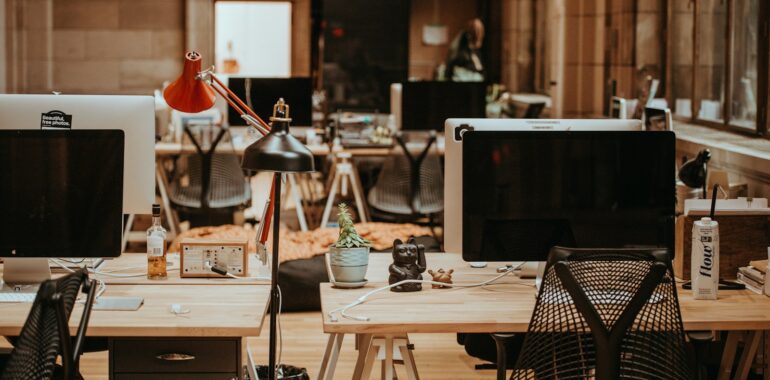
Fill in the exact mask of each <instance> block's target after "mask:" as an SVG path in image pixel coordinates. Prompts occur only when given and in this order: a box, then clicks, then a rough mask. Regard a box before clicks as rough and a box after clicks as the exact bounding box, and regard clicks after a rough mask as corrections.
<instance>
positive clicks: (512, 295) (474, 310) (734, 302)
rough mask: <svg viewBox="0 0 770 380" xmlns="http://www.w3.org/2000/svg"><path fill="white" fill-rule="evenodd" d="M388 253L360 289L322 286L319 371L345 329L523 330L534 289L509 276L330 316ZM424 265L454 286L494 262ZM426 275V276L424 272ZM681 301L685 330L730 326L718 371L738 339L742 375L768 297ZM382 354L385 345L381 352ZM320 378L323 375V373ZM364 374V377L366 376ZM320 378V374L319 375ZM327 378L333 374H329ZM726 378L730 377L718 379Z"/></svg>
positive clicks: (765, 322)
mask: <svg viewBox="0 0 770 380" xmlns="http://www.w3.org/2000/svg"><path fill="white" fill-rule="evenodd" d="M391 261H392V259H391V256H390V255H389V254H372V255H371V256H370V261H369V270H368V273H367V277H368V279H369V280H370V282H369V284H367V285H366V286H365V287H364V288H360V289H350V290H347V289H336V288H333V287H332V286H331V285H330V284H328V283H324V284H321V307H322V310H323V314H322V315H323V328H324V332H325V333H328V334H330V337H329V346H328V348H327V351H328V352H329V355H327V356H326V357H325V359H324V362H323V363H322V366H321V369H322V372H325V373H326V374H327V375H329V374H330V373H331V374H333V371H334V365H335V363H334V362H333V360H332V359H335V358H336V356H337V355H338V352H337V350H338V349H339V344H338V343H337V342H338V341H341V339H342V337H343V336H344V334H356V335H357V339H358V342H359V343H361V342H364V343H363V344H364V346H363V347H366V342H368V341H370V340H371V339H372V337H373V336H382V337H386V338H387V337H391V338H392V337H404V336H406V335H407V334H414V333H458V332H464V333H490V332H522V333H523V332H526V331H527V327H528V325H529V321H530V317H531V316H532V312H533V310H534V306H535V296H536V291H535V288H534V281H533V280H519V279H518V278H516V277H515V276H513V275H509V276H507V277H505V278H504V279H502V281H499V282H498V284H497V285H491V286H486V287H483V288H471V289H461V288H455V289H431V287H430V286H425V285H423V290H422V291H421V292H414V293H394V292H390V291H385V292H381V293H378V294H377V295H374V296H373V297H371V298H370V299H369V300H368V301H367V302H366V303H364V304H363V305H360V306H357V307H355V308H353V309H351V310H350V311H348V314H351V315H357V316H366V317H369V318H370V320H369V321H357V320H351V319H346V318H342V317H340V316H338V320H337V321H336V322H335V321H332V320H330V319H329V316H328V315H327V313H328V312H329V311H331V310H333V309H336V308H338V307H341V306H344V305H347V304H349V303H350V302H353V301H354V300H355V299H356V298H358V297H360V296H361V295H363V294H364V293H367V292H369V291H371V290H373V289H376V288H379V287H381V286H384V285H387V276H388V274H387V267H388V265H389V264H390V263H391ZM427 262H428V268H431V269H434V270H435V269H438V268H444V269H449V268H453V269H454V270H455V273H454V274H453V280H454V281H455V283H478V282H482V281H484V280H488V279H491V278H493V277H495V276H497V275H498V274H497V273H496V271H495V268H496V265H493V264H491V265H490V266H488V267H487V268H483V269H474V268H470V266H469V265H468V264H467V263H465V262H463V261H462V258H461V257H460V255H458V254H451V253H445V254H428V255H427ZM425 276H427V274H425ZM679 303H680V308H681V311H682V319H683V323H684V328H685V330H688V331H695V330H715V331H730V332H731V333H730V334H728V340H727V342H726V344H725V346H726V348H725V356H724V357H723V368H726V371H727V372H726V374H728V375H729V371H730V368H732V362H733V360H734V359H735V349H736V346H737V343H738V341H739V340H740V339H741V338H742V337H743V338H745V339H744V340H745V341H746V347H748V348H749V349H746V350H743V351H744V352H743V354H742V355H741V358H740V362H739V367H738V374H737V376H736V378H745V376H746V375H747V374H748V371H749V369H750V367H751V362H752V361H753V357H754V354H755V353H756V348H757V346H758V343H759V338H760V337H761V335H762V334H761V333H759V332H761V331H764V330H770V298H767V297H765V296H763V295H758V294H756V293H753V292H751V291H749V290H742V291H720V293H719V299H718V300H715V301H704V300H694V299H693V298H692V295H691V292H690V291H687V290H682V289H681V288H680V289H679ZM365 351H367V350H366V349H365V348H364V349H363V350H360V351H359V363H357V365H356V371H355V372H354V378H359V377H360V376H362V374H364V373H368V372H364V371H366V370H370V367H368V368H366V366H370V365H371V364H370V363H367V362H366V360H367V353H366V352H365ZM386 354H387V350H386ZM321 376H323V373H322V374H321ZM363 376H364V378H366V377H365V376H366V375H363ZM319 378H321V377H319ZM327 378H331V377H327ZM723 378H727V377H723Z"/></svg>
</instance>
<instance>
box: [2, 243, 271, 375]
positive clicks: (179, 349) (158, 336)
mask: <svg viewBox="0 0 770 380" xmlns="http://www.w3.org/2000/svg"><path fill="white" fill-rule="evenodd" d="M124 256H125V259H116V260H115V261H113V262H110V263H108V265H110V266H112V267H113V268H116V267H117V266H119V265H133V264H132V263H133V262H134V260H136V259H137V258H138V257H142V258H144V255H130V254H129V255H124ZM141 271H142V269H134V268H131V269H130V270H126V272H127V273H137V272H141ZM170 274H171V273H170ZM177 280H178V281H175V280H174V279H173V278H170V279H169V280H168V282H166V283H162V284H160V283H159V282H158V281H149V280H147V279H146V278H144V277H140V278H137V279H134V281H135V283H133V284H127V283H120V282H121V281H110V279H109V278H106V281H107V287H106V290H105V292H104V296H138V297H143V298H144V305H142V307H140V308H139V310H136V311H105V310H93V311H92V313H91V319H90V321H89V326H88V331H87V333H86V336H88V337H92V338H93V337H105V338H108V344H109V348H110V360H109V368H110V378H111V379H128V378H131V379H137V378H139V379H156V378H170V379H173V378H195V379H232V378H238V379H240V378H242V368H243V364H244V353H245V352H246V350H244V349H243V347H244V346H245V340H244V339H243V337H251V336H259V334H260V331H261V329H262V324H263V321H264V317H265V314H266V311H267V304H268V299H269V290H270V289H269V288H268V287H267V286H262V285H255V284H249V283H243V282H239V281H238V280H235V281H231V282H227V283H225V282H221V281H218V280H215V281H209V282H206V281H198V282H197V283H189V282H185V281H184V280H179V279H177ZM172 304H181V305H183V307H184V308H187V309H189V310H190V311H189V313H185V314H178V315H177V314H174V313H172V312H171V310H170V306H171V305H172ZM31 305H32V304H30V303H0V334H2V335H6V336H14V335H18V334H19V333H20V331H21V328H22V326H23V324H24V321H25V320H26V318H27V314H28V313H29V309H30V307H31ZM81 313H82V306H80V305H77V306H76V307H75V310H74V312H73V314H72V318H71V320H70V327H71V330H72V332H73V333H74V332H75V331H76V330H77V325H78V323H79V320H80V315H81ZM168 353H183V354H187V355H191V356H195V357H196V359H193V360H189V361H179V362H170V361H163V360H161V359H158V358H157V356H158V355H162V354H168ZM209 362H211V363H214V364H212V365H209V364H207V363H209ZM212 368H213V370H212ZM204 372H212V373H208V374H203V375H201V374H202V373H204ZM140 373H141V374H140ZM160 374H163V375H162V376H161V375H160ZM175 376H176V377H175Z"/></svg>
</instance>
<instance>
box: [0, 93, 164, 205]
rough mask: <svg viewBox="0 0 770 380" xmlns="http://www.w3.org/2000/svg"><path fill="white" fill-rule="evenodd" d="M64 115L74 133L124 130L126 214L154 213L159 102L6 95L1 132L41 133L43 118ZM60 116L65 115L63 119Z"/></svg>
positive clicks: (0, 100)
mask: <svg viewBox="0 0 770 380" xmlns="http://www.w3.org/2000/svg"><path fill="white" fill-rule="evenodd" d="M56 111H58V112H61V114H63V115H65V116H69V117H67V118H65V116H62V118H65V120H66V119H69V120H70V125H71V129H72V130H89V129H118V130H122V131H124V132H125V151H124V152H125V157H124V171H123V172H124V174H125V178H126V179H125V181H123V186H124V187H123V195H124V197H123V212H124V213H126V214H150V213H151V212H152V204H153V203H155V103H154V100H153V98H152V97H151V96H128V95H98V96H97V95H2V94H0V130H9V129H10V130H15V129H41V123H42V119H43V117H44V115H54V114H53V113H52V112H56ZM60 116H61V115H60Z"/></svg>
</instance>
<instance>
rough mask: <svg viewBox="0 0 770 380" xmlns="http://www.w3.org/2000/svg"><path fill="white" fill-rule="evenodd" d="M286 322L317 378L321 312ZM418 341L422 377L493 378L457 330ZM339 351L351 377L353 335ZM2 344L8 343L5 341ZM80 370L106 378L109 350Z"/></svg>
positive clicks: (291, 353) (343, 373) (341, 369)
mask: <svg viewBox="0 0 770 380" xmlns="http://www.w3.org/2000/svg"><path fill="white" fill-rule="evenodd" d="M281 324H282V326H283V338H284V344H283V360H282V362H283V363H286V364H291V365H294V366H299V367H305V368H307V370H308V373H309V374H310V377H311V379H315V376H316V374H317V371H318V365H319V363H320V361H321V356H322V355H323V350H324V348H325V347H326V339H327V336H326V335H325V334H323V332H322V327H321V315H320V313H319V312H306V313H289V314H284V315H283V316H282V319H281ZM267 332H268V329H267V326H265V328H264V329H263V334H262V335H263V336H262V337H259V338H253V339H249V347H250V348H251V350H252V352H253V354H254V360H255V361H256V362H257V363H259V364H264V363H266V362H267V345H268V339H267V335H268V334H267ZM410 338H411V340H412V342H413V343H414V345H415V351H414V356H415V361H416V362H417V369H418V371H419V374H420V379H422V380H431V379H450V378H451V379H454V380H471V379H474V380H475V379H494V378H495V372H494V371H493V370H483V371H476V370H475V369H474V365H475V364H477V363H480V361H478V360H475V359H473V358H471V357H469V356H468V355H466V354H465V351H464V349H463V348H462V347H461V346H460V345H458V344H457V341H456V338H455V334H421V335H414V336H411V337H410ZM343 343H344V345H343V349H342V353H341V355H340V361H339V363H338V367H337V371H336V372H335V376H334V378H335V379H350V376H351V374H352V372H353V366H354V364H355V358H356V356H355V355H356V351H355V350H354V348H353V339H352V338H351V337H350V336H346V337H345V341H344V342H343ZM0 346H7V343H5V342H3V344H0ZM378 369H379V368H378V367H376V368H375V370H373V371H372V379H375V378H378V375H379V372H378ZM81 372H82V373H83V376H84V377H85V379H86V380H91V379H94V380H107V353H106V352H101V353H93V354H87V355H85V356H84V357H83V359H82V362H81ZM396 372H397V374H398V377H399V378H400V379H406V373H405V372H404V371H403V366H400V365H399V366H396Z"/></svg>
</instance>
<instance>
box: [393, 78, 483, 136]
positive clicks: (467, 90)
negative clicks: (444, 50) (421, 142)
mask: <svg viewBox="0 0 770 380" xmlns="http://www.w3.org/2000/svg"><path fill="white" fill-rule="evenodd" d="M486 96H487V85H486V84H485V83H483V82H435V81H421V82H404V83H403V85H402V89H401V107H400V111H401V129H402V130H405V131H440V130H441V128H442V127H443V126H444V121H445V120H446V119H449V118H482V117H484V116H486V106H487V101H486Z"/></svg>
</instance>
